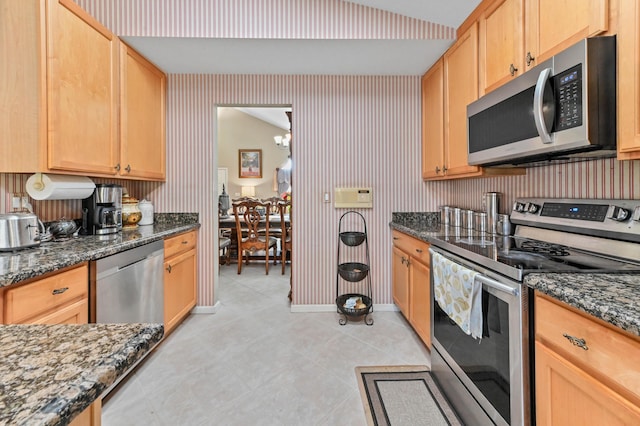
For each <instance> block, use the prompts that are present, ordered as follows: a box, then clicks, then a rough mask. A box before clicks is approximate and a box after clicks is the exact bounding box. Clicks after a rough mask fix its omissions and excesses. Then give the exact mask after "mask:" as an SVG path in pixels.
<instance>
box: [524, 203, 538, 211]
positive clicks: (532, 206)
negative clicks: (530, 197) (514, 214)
mask: <svg viewBox="0 0 640 426" xmlns="http://www.w3.org/2000/svg"><path fill="white" fill-rule="evenodd" d="M539 208H540V206H538V205H537V204H533V203H527V204H525V205H524V211H525V212H527V213H537V212H538V209H539Z"/></svg>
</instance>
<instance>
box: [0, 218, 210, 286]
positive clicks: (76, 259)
mask: <svg viewBox="0 0 640 426" xmlns="http://www.w3.org/2000/svg"><path fill="white" fill-rule="evenodd" d="M154 220H155V223H154V224H153V225H146V226H139V227H138V228H136V229H133V230H123V231H122V232H119V233H117V234H113V235H112V236H98V235H88V236H78V237H76V238H72V239H70V240H67V241H64V242H46V243H42V244H41V245H40V246H39V247H37V248H32V249H26V250H19V251H16V252H9V253H7V252H4V253H0V287H5V286H8V285H11V284H14V283H17V282H20V281H23V280H26V279H29V278H34V277H37V276H39V275H43V274H46V273H47V272H52V271H56V270H58V269H61V268H64V267H67V266H71V265H75V264H78V263H81V262H86V261H88V260H95V259H99V258H101V257H105V256H109V255H112V254H115V253H118V252H121V251H124V250H128V249H132V248H134V247H138V246H141V245H144V244H148V243H151V242H153V241H157V240H162V239H165V238H167V237H170V236H172V235H176V234H180V233H183V232H187V231H190V230H192V229H197V228H199V227H200V224H199V223H198V214H197V213H161V214H157V215H155V216H154Z"/></svg>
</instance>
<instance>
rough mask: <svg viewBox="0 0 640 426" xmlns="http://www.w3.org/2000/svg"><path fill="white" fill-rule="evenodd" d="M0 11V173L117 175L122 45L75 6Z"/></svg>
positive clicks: (64, 0) (58, 1)
mask: <svg viewBox="0 0 640 426" xmlns="http://www.w3.org/2000/svg"><path fill="white" fill-rule="evenodd" d="M0 9H1V10H0V52H1V53H0V55H1V58H0V60H1V61H2V63H3V66H2V67H0V138H1V139H0V172H15V173H30V172H36V171H54V172H63V173H70V174H85V175H86V174H102V175H106V176H112V175H115V173H116V171H115V169H114V166H115V165H116V163H117V157H118V141H117V138H118V127H117V126H118V84H119V83H118V45H119V41H118V39H117V37H115V35H113V34H112V33H110V32H109V31H108V30H107V29H106V28H105V27H103V26H102V25H101V24H100V23H98V22H97V21H96V20H95V19H93V18H92V17H91V16H89V15H88V14H87V13H86V12H84V11H83V10H82V9H81V8H80V7H79V6H77V5H76V4H75V3H74V2H73V1H71V0H24V1H13V0H0Z"/></svg>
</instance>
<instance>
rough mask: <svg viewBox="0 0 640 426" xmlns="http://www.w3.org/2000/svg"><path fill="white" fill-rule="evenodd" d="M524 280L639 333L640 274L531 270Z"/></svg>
mask: <svg viewBox="0 0 640 426" xmlns="http://www.w3.org/2000/svg"><path fill="white" fill-rule="evenodd" d="M524 283H525V284H526V285H527V286H529V287H531V288H533V289H535V290H538V291H540V292H541V293H544V294H547V295H549V296H551V297H554V298H555V299H558V300H560V301H562V302H564V303H566V304H568V305H571V306H573V307H575V308H578V309H580V310H582V311H584V312H586V313H587V314H590V315H593V316H594V317H596V318H600V319H601V320H603V321H606V322H608V323H609V324H612V325H614V326H616V327H619V328H621V329H623V330H625V331H627V332H629V333H631V334H635V335H636V336H640V275H633V274H558V273H556V274H529V275H526V276H525V278H524Z"/></svg>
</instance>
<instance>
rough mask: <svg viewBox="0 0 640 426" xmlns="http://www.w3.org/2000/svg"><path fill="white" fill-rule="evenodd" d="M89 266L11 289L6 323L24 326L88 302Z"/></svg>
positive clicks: (6, 305)
mask: <svg viewBox="0 0 640 426" xmlns="http://www.w3.org/2000/svg"><path fill="white" fill-rule="evenodd" d="M88 270H89V268H88V266H87V264H86V263H85V264H83V265H82V266H80V267H78V268H74V269H71V270H68V271H65V272H60V273H58V274H55V275H52V276H50V277H47V278H43V279H40V280H38V281H35V282H32V283H30V284H25V285H22V286H19V287H15V288H10V289H8V290H7V291H6V292H5V322H6V323H7V324H15V323H21V322H24V321H25V320H27V319H29V318H33V317H36V316H39V315H40V314H43V313H46V312H48V311H50V310H52V309H54V308H56V307H58V306H62V305H64V304H67V303H70V302H72V301H74V300H78V299H82V298H86V297H87V294H88V289H89V281H88V280H89V274H88Z"/></svg>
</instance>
